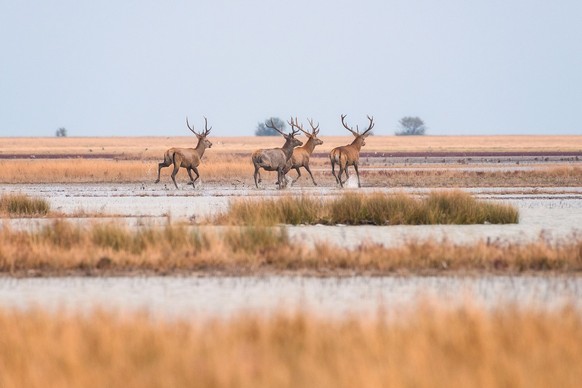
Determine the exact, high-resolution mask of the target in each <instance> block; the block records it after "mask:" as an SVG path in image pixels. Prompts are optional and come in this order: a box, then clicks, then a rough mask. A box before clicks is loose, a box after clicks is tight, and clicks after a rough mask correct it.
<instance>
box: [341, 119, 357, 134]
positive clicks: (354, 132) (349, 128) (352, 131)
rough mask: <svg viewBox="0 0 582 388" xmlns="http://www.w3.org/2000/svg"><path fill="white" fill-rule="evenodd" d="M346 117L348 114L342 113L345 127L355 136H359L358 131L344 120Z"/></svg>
mask: <svg viewBox="0 0 582 388" xmlns="http://www.w3.org/2000/svg"><path fill="white" fill-rule="evenodd" d="M345 118H346V115H342V125H343V126H344V128H345V129H347V130H348V131H350V132H351V133H352V134H353V135H354V136H358V135H359V133H358V132H356V131H354V130H353V129H352V128H351V127H348V125H347V124H346V122H345V121H344V119H345Z"/></svg>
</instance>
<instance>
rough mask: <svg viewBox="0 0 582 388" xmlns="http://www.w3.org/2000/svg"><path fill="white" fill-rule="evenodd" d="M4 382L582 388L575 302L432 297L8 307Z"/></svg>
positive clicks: (1, 362) (6, 386) (0, 322)
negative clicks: (80, 310) (149, 310)
mask: <svg viewBox="0 0 582 388" xmlns="http://www.w3.org/2000/svg"><path fill="white" fill-rule="evenodd" d="M0 344H1V346H0V366H1V371H2V372H1V373H0V386H1V387H3V388H21V387H28V388H35V387H43V388H44V387H53V388H60V387H85V388H91V387H127V388H131V387H139V388H148V387H168V388H171V387H215V388H219V387H253V388H260V387H280V388H284V387H319V388H326V387H333V388H341V387H350V388H351V387H366V388H374V387H451V388H454V387H463V388H465V387H528V388H531V387H578V386H579V385H580V381H582V368H581V367H580V365H582V319H581V317H580V313H579V311H578V310H576V309H575V308H573V307H569V306H566V307H563V308H560V309H557V310H553V311H536V310H534V309H519V308H513V307H510V306H506V307H499V308H496V309H494V310H493V311H487V310H483V309H479V308H476V307H474V306H471V305H470V304H468V303H467V304H466V305H464V306H460V307H455V308H443V307H439V305H431V304H428V303H426V304H421V305H419V306H418V307H417V308H415V309H411V311H409V312H403V313H402V314H401V315H400V316H399V319H396V320H385V319H382V318H380V317H378V318H367V319H365V318H356V317H352V318H346V319H335V320H333V319H326V318H318V317H315V316H313V315H309V314H307V313H301V312H299V313H295V314H283V313H280V314H274V315H270V316H267V317H257V316H249V315H239V316H235V317H233V318H232V319H228V320H196V321H191V320H185V319H184V320H176V321H159V320H153V319H151V318H149V317H148V316H146V315H145V314H139V313H137V314H136V313H134V314H124V315H121V314H115V313H108V312H103V311H94V312H92V313H90V314H85V315H81V314H77V315H71V314H58V315H57V314H49V313H45V312H42V311H28V312H22V311H7V310H3V311H2V310H0Z"/></svg>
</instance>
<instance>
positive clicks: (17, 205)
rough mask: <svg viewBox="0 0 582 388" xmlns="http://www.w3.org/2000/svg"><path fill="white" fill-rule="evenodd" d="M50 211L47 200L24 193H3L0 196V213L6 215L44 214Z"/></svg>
mask: <svg viewBox="0 0 582 388" xmlns="http://www.w3.org/2000/svg"><path fill="white" fill-rule="evenodd" d="M49 211H50V205H49V203H48V201H46V200H45V199H43V198H31V197H29V196H28V195H26V194H4V195H2V196H0V214H7V215H8V216H19V217H23V216H24V217H31V216H44V215H47V214H48V213H49Z"/></svg>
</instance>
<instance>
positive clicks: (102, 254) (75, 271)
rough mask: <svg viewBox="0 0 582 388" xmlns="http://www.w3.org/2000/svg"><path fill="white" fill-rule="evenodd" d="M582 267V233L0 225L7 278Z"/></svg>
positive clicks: (0, 268) (1, 264)
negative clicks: (514, 236)
mask: <svg viewBox="0 0 582 388" xmlns="http://www.w3.org/2000/svg"><path fill="white" fill-rule="evenodd" d="M580 271H582V239H580V238H579V237H575V236H574V237H572V239H570V240H568V241H561V242H550V241H546V240H544V239H541V238H540V240H539V241H536V242H533V243H524V244H509V243H502V242H487V241H481V242H478V243H475V244H470V245H456V244H453V243H451V242H448V241H433V240H429V241H424V242H418V241H409V242H403V244H402V245H400V246H397V247H384V246H382V245H377V244H368V243H363V244H362V245H361V246H359V247H357V248H355V249H346V248H340V247H337V246H335V245H332V244H328V243H319V244H316V245H315V246H314V247H311V246H307V245H305V244H303V243H302V242H301V241H295V240H292V239H290V238H289V236H288V235H287V233H286V229H285V228H261V227H230V228H225V229H223V230H220V231H208V230H206V229H205V228H204V227H197V228H188V227H185V226H179V225H170V224H169V225H167V226H166V227H162V228H154V227H152V228H141V229H137V230H132V229H129V228H126V227H123V226H120V225H116V224H95V225H93V226H91V227H88V228H82V227H80V226H73V225H72V224H71V223H68V222H66V221H60V220H57V221H54V222H53V223H52V224H51V225H50V226H47V227H44V228H42V229H40V230H38V231H15V230H11V229H10V228H8V227H7V226H4V227H3V228H2V229H1V230H0V273H2V274H6V275H9V276H55V275H56V276H60V275H88V276H100V275H112V274H130V275H131V274H190V273H205V274H212V273H217V274H224V275H246V274H253V275H256V274H269V273H276V274H280V273H301V274H311V275H316V276H318V275H324V276H328V275H353V274H371V275H385V274H443V275H444V274H450V273H467V272H479V273H487V272H491V273H504V274H519V273H524V272H540V273H541V272H554V273H578V272H580Z"/></svg>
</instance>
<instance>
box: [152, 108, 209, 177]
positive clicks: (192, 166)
mask: <svg viewBox="0 0 582 388" xmlns="http://www.w3.org/2000/svg"><path fill="white" fill-rule="evenodd" d="M186 125H187V126H188V129H189V130H190V131H192V133H193V134H194V135H196V137H197V138H198V144H197V145H196V148H170V149H169V150H167V151H166V152H165V153H164V161H163V162H162V163H160V164H158V179H157V180H156V182H155V183H158V182H159V181H160V171H161V170H162V168H164V167H168V166H170V165H171V164H174V171H172V180H173V181H174V186H176V188H178V185H177V184H176V174H177V173H178V170H180V167H184V168H185V169H186V171H188V175H189V176H190V182H188V184H189V185H192V187H193V188H194V187H195V186H194V182H196V180H198V178H199V177H200V174H199V173H198V165H199V164H200V160H201V159H202V155H204V151H206V149H207V148H210V147H212V143H211V142H210V141H209V140H208V139H207V138H206V136H208V134H209V133H210V130H211V129H212V127H210V128H208V120H207V119H206V117H204V132H202V133H198V132H196V131H195V130H194V127H190V123H189V122H188V117H186ZM192 171H194V172H195V173H196V178H194V177H192Z"/></svg>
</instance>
